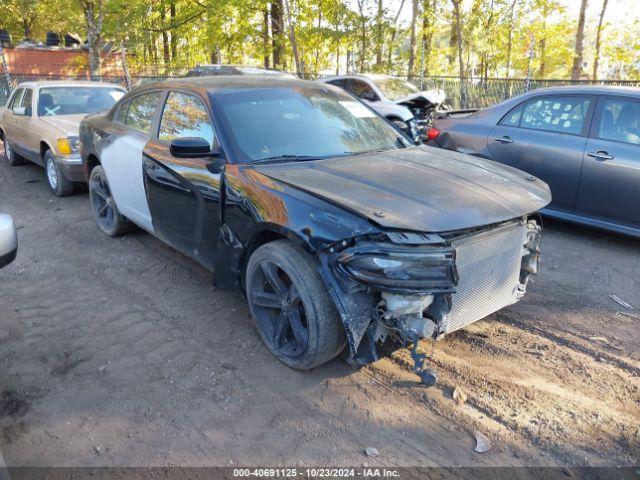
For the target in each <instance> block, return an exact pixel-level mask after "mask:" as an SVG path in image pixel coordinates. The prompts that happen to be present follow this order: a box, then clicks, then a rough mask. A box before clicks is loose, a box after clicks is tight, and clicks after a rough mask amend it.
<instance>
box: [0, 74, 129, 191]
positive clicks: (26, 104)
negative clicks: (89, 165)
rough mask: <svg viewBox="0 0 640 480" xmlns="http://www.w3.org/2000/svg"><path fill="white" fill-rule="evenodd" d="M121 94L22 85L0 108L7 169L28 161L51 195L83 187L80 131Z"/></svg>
mask: <svg viewBox="0 0 640 480" xmlns="http://www.w3.org/2000/svg"><path fill="white" fill-rule="evenodd" d="M124 94H125V90H124V89H123V88H121V87H119V86H117V85H113V84H109V83H96V82H70V81H66V82H51V81H49V82H26V83H21V84H19V85H18V86H17V87H16V89H15V90H14V91H13V92H12V94H11V96H10V97H9V101H8V102H7V104H6V105H5V106H2V107H0V139H1V140H2V141H3V144H4V155H5V158H6V160H7V161H8V162H9V165H19V164H21V163H23V162H24V160H25V159H26V160H30V161H32V162H34V163H36V164H38V165H41V166H43V167H44V168H45V176H46V178H47V184H48V185H49V188H50V189H51V191H52V192H53V194H54V195H57V196H64V195H69V194H71V193H73V191H74V186H75V183H77V182H84V180H85V179H84V175H83V172H82V160H81V159H80V145H79V140H78V127H79V125H80V120H82V119H83V118H84V117H85V116H86V115H87V114H90V113H95V112H98V111H101V110H107V109H109V108H111V107H112V106H113V104H114V103H115V102H116V101H117V100H119V99H120V98H121V97H122V96H123V95H124Z"/></svg>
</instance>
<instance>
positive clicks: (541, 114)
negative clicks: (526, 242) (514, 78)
mask: <svg viewBox="0 0 640 480" xmlns="http://www.w3.org/2000/svg"><path fill="white" fill-rule="evenodd" d="M593 103H594V100H593V98H592V97H591V96H588V95H539V96H535V97H533V98H529V99H528V100H525V101H523V102H522V103H521V104H520V105H518V106H517V107H515V108H514V109H512V110H511V111H510V112H509V113H507V115H506V116H505V117H504V118H502V120H501V121H500V122H499V123H498V125H496V127H495V128H494V129H493V130H492V131H491V132H490V133H489V137H488V140H487V144H488V147H489V151H490V152H491V156H492V158H493V160H496V161H498V162H500V163H504V164H506V165H510V166H512V167H515V168H518V169H520V170H523V171H525V172H527V173H530V174H532V175H535V176H536V177H538V178H540V179H541V180H543V181H545V182H546V183H547V184H548V185H549V187H550V188H551V195H552V197H553V199H552V201H551V204H550V206H549V207H548V208H551V209H554V210H559V211H563V212H567V213H572V212H573V211H574V208H575V203H576V196H577V193H578V184H579V181H580V170H581V168H582V154H583V152H584V149H585V146H586V143H587V138H586V135H587V130H588V127H589V122H590V118H591V112H592V111H593Z"/></svg>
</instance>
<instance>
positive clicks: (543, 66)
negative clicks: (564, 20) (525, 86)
mask: <svg viewBox="0 0 640 480" xmlns="http://www.w3.org/2000/svg"><path fill="white" fill-rule="evenodd" d="M548 16H549V6H548V4H546V3H545V4H544V7H543V8H542V38H541V39H540V69H539V70H538V78H544V76H545V75H546V73H547V72H546V70H547V62H546V53H547V17H548Z"/></svg>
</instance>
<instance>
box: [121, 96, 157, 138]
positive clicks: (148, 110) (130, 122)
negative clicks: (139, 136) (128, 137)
mask: <svg viewBox="0 0 640 480" xmlns="http://www.w3.org/2000/svg"><path fill="white" fill-rule="evenodd" d="M159 100H160V92H151V93H143V94H142V95H138V96H137V97H134V98H133V99H131V103H130V105H129V109H128V110H127V115H126V116H125V117H124V123H125V125H127V126H129V127H131V128H134V129H136V130H138V131H139V132H142V133H146V134H147V135H149V134H150V133H151V124H152V123H153V116H154V115H155V113H156V107H157V106H158V101H159Z"/></svg>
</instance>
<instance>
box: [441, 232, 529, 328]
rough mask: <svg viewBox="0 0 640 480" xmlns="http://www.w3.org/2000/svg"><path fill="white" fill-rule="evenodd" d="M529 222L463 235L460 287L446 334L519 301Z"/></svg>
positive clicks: (458, 246) (459, 258) (458, 257)
mask: <svg viewBox="0 0 640 480" xmlns="http://www.w3.org/2000/svg"><path fill="white" fill-rule="evenodd" d="M526 233H527V228H526V225H521V224H520V223H519V222H517V223H513V224H509V225H505V226H502V227H499V228H496V229H495V230H490V231H487V232H482V233H479V234H476V235H471V236H468V237H465V238H461V239H459V240H456V241H454V242H453V246H454V247H455V249H456V266H457V268H458V276H459V281H458V286H457V288H456V293H454V294H453V295H452V307H451V312H450V313H449V316H448V319H447V322H446V325H445V328H444V333H450V332H453V331H454V330H458V329H459V328H462V327H464V326H466V325H469V324H470V323H473V322H475V321H477V320H480V319H481V318H484V317H486V316H487V315H490V314H492V313H493V312H496V311H498V310H500V309H501V308H503V307H506V306H507V305H511V304H512V303H515V302H516V301H517V300H518V295H517V287H518V282H519V278H520V267H521V263H522V255H523V245H524V243H525V240H526Z"/></svg>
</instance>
